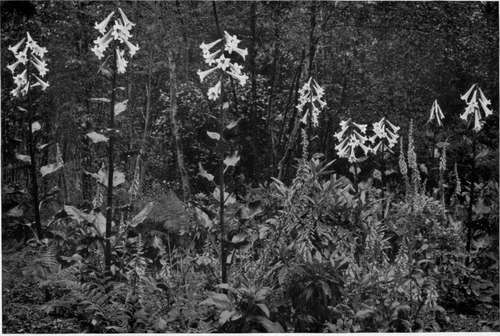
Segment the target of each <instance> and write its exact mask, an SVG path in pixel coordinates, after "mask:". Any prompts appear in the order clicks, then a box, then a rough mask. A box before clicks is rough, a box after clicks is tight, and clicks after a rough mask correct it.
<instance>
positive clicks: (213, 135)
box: [207, 131, 220, 140]
mask: <svg viewBox="0 0 500 336" xmlns="http://www.w3.org/2000/svg"><path fill="white" fill-rule="evenodd" d="M207 135H208V136H209V137H210V139H214V140H219V139H220V134H219V133H217V132H210V131H207Z"/></svg>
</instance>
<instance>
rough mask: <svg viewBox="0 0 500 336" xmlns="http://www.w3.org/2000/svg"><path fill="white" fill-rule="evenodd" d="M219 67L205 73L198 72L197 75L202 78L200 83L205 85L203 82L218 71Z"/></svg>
mask: <svg viewBox="0 0 500 336" xmlns="http://www.w3.org/2000/svg"><path fill="white" fill-rule="evenodd" d="M217 69H218V67H214V68H212V69H208V70H205V71H201V70H198V72H197V73H196V74H197V75H198V76H200V82H201V83H203V81H204V80H205V78H206V77H207V76H208V75H210V74H211V73H212V72H214V71H215V70H217Z"/></svg>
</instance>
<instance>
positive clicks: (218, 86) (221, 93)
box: [197, 31, 248, 283]
mask: <svg viewBox="0 0 500 336" xmlns="http://www.w3.org/2000/svg"><path fill="white" fill-rule="evenodd" d="M239 43H240V40H239V39H238V38H237V36H236V35H231V34H229V33H228V32H226V31H225V32H224V36H222V37H221V38H219V39H217V40H215V41H213V42H211V43H208V44H206V43H204V42H203V43H202V44H201V45H200V49H201V50H202V54H203V58H204V61H205V63H206V64H207V65H209V66H211V68H210V69H208V70H204V71H202V70H198V72H197V74H198V76H199V77H200V82H202V83H203V82H204V81H205V80H208V78H209V77H212V78H214V79H215V84H214V85H213V86H211V87H210V88H209V89H208V91H207V96H208V99H209V100H212V101H214V102H218V104H219V125H218V126H219V127H218V133H217V132H207V135H208V136H209V137H210V138H211V139H213V140H215V141H217V142H218V146H217V148H218V153H217V154H218V156H219V157H218V175H219V181H218V182H219V185H218V186H216V188H215V190H214V193H213V195H214V197H216V198H217V200H218V202H219V228H220V263H221V280H222V282H223V283H226V282H227V257H226V255H227V253H226V252H227V251H226V239H227V237H226V228H225V224H224V207H225V204H226V203H227V202H228V201H229V199H230V196H229V194H228V193H227V192H225V190H224V189H225V184H224V174H225V172H226V170H227V168H228V167H230V166H235V165H236V164H237V163H238V161H239V159H240V158H239V156H238V152H235V153H234V154H233V155H231V156H229V157H226V158H225V152H224V146H223V144H224V143H225V142H226V140H225V139H224V129H225V128H230V127H232V126H230V125H228V126H226V118H225V113H226V111H225V110H227V109H228V108H229V102H227V101H225V100H226V97H225V89H224V88H225V85H226V83H227V82H228V81H229V80H230V78H233V79H236V80H237V82H238V83H239V84H240V85H241V86H244V85H245V84H246V82H247V80H248V76H247V75H246V74H244V73H243V72H242V70H243V66H241V65H240V64H238V63H236V62H235V61H233V59H234V58H235V57H234V56H237V55H239V56H241V57H242V58H243V59H245V56H246V55H247V54H248V51H247V49H242V48H240V47H238V44H239ZM217 45H219V46H220V49H215V50H214V48H216V46H217ZM233 54H237V55H233ZM200 175H201V176H203V177H205V178H207V179H208V180H209V181H210V182H213V179H214V176H213V175H211V174H208V173H207V172H206V171H205V170H204V169H203V167H202V166H201V164H200Z"/></svg>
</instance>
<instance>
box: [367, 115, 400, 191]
mask: <svg viewBox="0 0 500 336" xmlns="http://www.w3.org/2000/svg"><path fill="white" fill-rule="evenodd" d="M372 130H373V133H374V135H373V136H371V137H370V139H369V140H370V142H371V143H372V148H371V152H372V153H373V154H375V155H376V154H377V153H380V156H381V158H382V167H381V176H380V178H381V182H382V198H384V193H385V171H386V154H387V153H388V152H389V153H393V151H392V148H393V147H394V146H395V145H396V144H397V143H398V138H399V135H398V131H399V127H398V126H396V125H394V124H393V123H391V122H390V121H389V120H387V119H386V118H385V117H382V119H380V120H379V121H377V122H374V123H373V124H372Z"/></svg>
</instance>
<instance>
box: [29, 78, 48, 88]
mask: <svg viewBox="0 0 500 336" xmlns="http://www.w3.org/2000/svg"><path fill="white" fill-rule="evenodd" d="M33 77H35V79H36V83H35V84H32V85H31V87H36V86H40V88H41V89H42V91H45V90H46V89H47V88H48V87H49V83H48V82H44V81H43V80H41V79H40V77H38V76H37V75H33Z"/></svg>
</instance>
